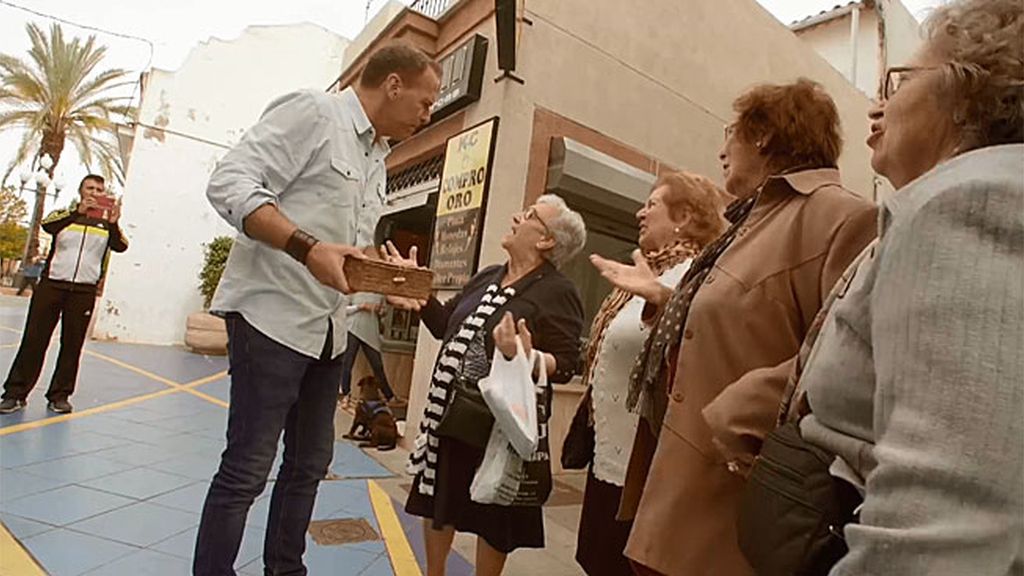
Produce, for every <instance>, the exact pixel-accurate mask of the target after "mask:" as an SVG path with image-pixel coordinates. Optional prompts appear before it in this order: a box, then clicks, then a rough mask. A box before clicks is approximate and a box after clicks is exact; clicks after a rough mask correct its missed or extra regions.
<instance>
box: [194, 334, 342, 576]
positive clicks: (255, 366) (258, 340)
mask: <svg viewBox="0 0 1024 576" xmlns="http://www.w3.org/2000/svg"><path fill="white" fill-rule="evenodd" d="M227 329H228V360H229V363H230V366H231V405H230V408H229V412H228V430H227V448H226V449H225V450H224V453H223V454H222V455H221V462H220V469H218V470H217V473H216V475H214V477H213V482H212V483H211V484H210V490H209V492H208V493H207V495H206V503H205V504H204V506H203V515H202V520H201V522H200V524H199V534H198V536H197V537H196V552H195V558H194V560H193V564H192V571H193V574H195V576H224V575H228V576H234V574H235V571H234V563H235V559H236V557H237V556H238V548H239V546H240V545H241V543H242V531H243V529H244V527H245V520H246V517H247V516H248V514H249V508H250V507H251V506H252V503H253V501H254V500H255V499H256V497H257V496H259V495H260V493H262V492H263V488H264V487H265V486H266V482H267V476H268V474H269V473H270V468H271V466H272V465H273V463H274V457H275V456H276V455H277V443H278V439H279V438H280V437H281V432H282V431H283V432H284V459H283V462H282V464H281V469H280V470H279V471H278V474H277V482H276V483H275V484H274V491H273V494H272V495H271V497H270V514H269V518H268V521H267V530H266V535H265V537H264V544H263V564H264V573H265V574H267V575H268V576H269V575H273V576H293V575H294V576H305V574H306V573H307V572H306V567H305V566H304V565H303V563H302V555H303V553H304V552H305V550H306V529H307V527H308V526H309V519H310V516H312V514H313V503H314V501H315V500H316V492H317V488H318V486H319V484H320V480H322V479H323V478H324V477H325V476H326V475H327V469H328V466H329V465H330V463H331V458H332V457H333V454H334V407H335V400H336V399H337V386H338V378H339V377H340V376H341V374H340V372H341V357H338V358H335V359H333V360H332V359H330V351H331V349H332V346H331V334H330V332H328V336H327V341H326V342H325V345H324V354H323V356H322V357H321V358H320V359H315V358H310V357H308V356H304V355H302V354H299V353H298V352H295V351H293V350H291V349H290V348H287V347H285V346H282V345H281V344H278V343H277V342H275V341H273V340H271V339H270V338H268V337H267V336H265V335H264V334H261V333H260V332H259V331H258V330H256V329H255V328H253V327H252V326H251V325H250V324H249V323H248V322H246V321H245V319H243V318H242V317H241V315H238V314H229V315H228V317H227ZM325 358H326V359H325Z"/></svg>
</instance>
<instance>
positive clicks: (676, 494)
mask: <svg viewBox="0 0 1024 576" xmlns="http://www.w3.org/2000/svg"><path fill="white" fill-rule="evenodd" d="M733 108H734V110H735V111H736V119H735V121H734V122H732V123H731V124H729V126H728V127H727V128H726V139H725V146H724V148H723V149H722V151H721V153H720V154H719V157H720V159H721V162H722V170H723V175H724V180H725V187H726V190H727V191H728V192H729V193H730V194H732V195H734V196H736V197H737V200H736V202H734V203H733V204H732V206H730V208H729V210H728V211H727V213H726V217H727V218H728V219H729V221H730V223H731V225H730V227H729V228H728V230H726V232H725V233H724V234H723V235H722V236H721V237H720V238H719V239H718V240H716V241H715V242H713V243H712V244H711V245H709V246H708V247H707V248H705V250H704V251H703V252H702V253H701V255H700V256H698V258H697V259H696V261H695V262H694V264H693V265H692V266H691V268H690V270H689V271H688V272H687V274H686V276H685V277H684V278H683V280H682V281H681V282H680V284H679V285H678V286H677V287H676V289H675V290H669V289H666V288H664V287H663V286H661V285H660V284H658V283H657V282H653V281H652V278H649V277H648V276H650V275H644V274H642V273H641V272H642V271H641V270H640V269H631V268H632V267H628V266H625V265H621V264H614V263H608V264H607V266H610V267H613V268H614V267H618V268H619V269H618V270H610V272H611V273H610V274H608V275H606V276H607V277H609V278H610V279H612V280H613V283H616V285H617V286H618V287H620V288H622V289H624V290H627V291H630V292H632V293H634V294H638V295H640V296H643V297H644V298H645V299H646V300H647V302H648V312H649V313H650V315H649V318H651V319H652V321H653V322H654V326H653V329H652V330H651V337H650V338H649V339H648V341H647V343H646V344H645V346H644V350H643V352H641V354H640V357H639V358H638V360H637V366H636V367H635V368H634V371H633V374H632V377H631V382H630V387H631V394H630V404H632V405H634V406H635V409H636V410H637V411H639V412H640V414H641V416H642V418H643V422H642V423H641V425H640V426H639V428H638V431H637V438H636V440H635V442H634V447H633V454H632V458H631V460H630V465H629V471H628V473H627V478H626V485H625V487H624V490H623V500H622V503H621V508H620V517H623V518H632V519H633V520H634V527H633V530H632V532H631V534H630V538H629V542H628V544H627V546H626V556H627V557H629V558H630V560H631V561H632V562H633V567H634V570H635V571H636V572H637V573H638V574H642V575H648V574H650V575H656V574H666V575H672V576H675V575H686V576H691V575H705V574H709V575H710V574H713V575H715V576H733V575H735V576H747V575H750V574H752V570H751V568H750V566H749V565H748V564H747V562H746V560H745V559H744V557H743V555H742V553H741V552H740V550H739V546H738V544H737V537H736V511H737V506H738V504H739V499H740V496H741V494H742V491H743V486H744V482H745V480H744V476H743V475H742V474H737V473H736V472H742V471H743V469H744V468H745V467H747V466H749V464H750V463H751V462H752V461H753V458H754V456H755V455H756V454H757V452H758V449H759V447H760V443H761V438H763V437H764V435H766V434H767V433H768V432H769V431H770V430H771V429H772V428H773V426H774V423H775V419H776V415H777V412H778V407H779V402H780V399H781V396H782V391H783V388H784V387H785V383H786V379H787V376H788V374H789V372H790V370H791V367H792V364H793V359H794V357H795V356H796V354H797V352H798V350H799V347H800V344H801V342H802V341H803V339H804V336H805V331H806V329H807V327H808V326H809V325H810V323H811V321H812V320H813V319H814V316H815V314H816V313H817V311H818V309H819V308H820V306H821V303H822V299H823V298H824V297H825V295H827V294H828V292H829V289H830V288H831V287H832V285H833V284H834V283H835V281H836V280H837V279H838V278H839V276H840V275H841V274H842V273H843V271H844V269H845V268H846V267H847V265H848V264H849V263H850V262H851V261H852V260H853V259H854V257H855V256H856V255H857V254H858V253H859V252H860V251H861V250H862V249H863V248H864V246H866V245H867V244H868V243H869V242H870V241H871V239H872V238H873V237H874V235H875V217H876V210H875V206H874V205H873V204H872V203H871V202H869V201H867V200H865V199H863V198H861V197H859V196H857V195H856V194H854V193H852V192H850V191H849V190H847V189H845V188H843V186H842V184H841V183H840V180H839V171H838V169H837V168H836V161H837V160H838V158H839V153H840V150H841V148H842V138H841V136H840V126H839V116H838V112H837V111H836V107H835V104H834V103H833V101H832V99H831V98H830V97H829V96H828V94H826V93H825V92H824V90H823V89H822V88H821V87H820V86H819V85H818V84H816V83H814V82H811V81H809V80H805V79H801V80H799V81H797V82H795V83H792V84H787V85H763V86H758V87H755V88H753V89H751V90H750V91H748V92H747V93H745V94H744V95H742V96H741V97H740V98H738V99H737V100H736V101H735V102H734V104H733ZM616 272H618V273H616ZM616 278H617V279H618V280H615V279H616ZM709 424H710V425H709ZM712 425H713V426H712ZM712 427H713V428H714V429H715V430H721V431H728V433H727V434H722V435H719V436H717V437H716V436H715V435H713V434H712V432H711V430H712Z"/></svg>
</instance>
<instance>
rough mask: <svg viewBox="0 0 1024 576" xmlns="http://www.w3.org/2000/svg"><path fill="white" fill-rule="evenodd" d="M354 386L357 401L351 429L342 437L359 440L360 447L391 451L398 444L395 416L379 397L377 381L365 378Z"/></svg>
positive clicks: (371, 377)
mask: <svg viewBox="0 0 1024 576" xmlns="http://www.w3.org/2000/svg"><path fill="white" fill-rule="evenodd" d="M356 386H357V387H358V388H359V401H358V402H357V403H356V410H355V417H354V418H353V420H352V428H350V429H349V431H348V434H345V435H344V436H342V437H343V438H347V439H349V440H360V441H361V442H360V443H359V446H360V447H366V446H371V447H374V448H376V449H378V450H393V449H394V448H395V445H396V444H397V443H398V427H397V426H396V425H395V415H394V414H392V413H391V408H388V404H387V402H385V401H384V399H383V398H382V397H381V393H380V387H378V385H377V380H376V379H375V378H374V377H373V376H366V377H365V378H363V379H362V380H360V381H359V383H358V384H356Z"/></svg>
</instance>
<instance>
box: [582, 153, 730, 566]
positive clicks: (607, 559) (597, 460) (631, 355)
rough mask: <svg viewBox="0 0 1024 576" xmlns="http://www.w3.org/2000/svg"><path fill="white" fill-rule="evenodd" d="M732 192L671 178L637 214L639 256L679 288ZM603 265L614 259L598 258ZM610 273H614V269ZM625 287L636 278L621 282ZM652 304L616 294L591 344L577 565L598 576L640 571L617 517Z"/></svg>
mask: <svg viewBox="0 0 1024 576" xmlns="http://www.w3.org/2000/svg"><path fill="white" fill-rule="evenodd" d="M725 197H726V195H725V192H724V191H723V190H721V189H720V188H718V187H717V186H715V185H714V184H713V183H712V182H711V181H710V180H708V179H707V178H705V177H703V176H698V175H696V174H689V173H686V172H669V173H666V174H663V175H662V176H661V177H660V178H658V180H657V182H655V183H654V187H653V188H652V189H651V194H650V196H648V197H647V202H646V203H644V205H643V206H642V207H641V208H640V210H639V211H638V212H637V213H636V220H637V224H638V225H639V228H640V236H639V240H638V243H639V245H640V248H639V249H638V250H637V251H636V252H635V254H636V255H637V256H638V257H639V256H641V255H642V261H643V264H642V265H643V266H647V267H648V268H649V269H650V270H651V272H652V273H653V274H655V275H657V276H658V280H659V281H660V282H661V283H662V284H663V285H665V286H667V287H669V288H671V287H672V286H675V285H676V284H678V283H679V280H680V279H682V277H683V274H685V273H686V270H687V269H688V268H689V267H690V264H691V263H692V262H693V258H694V257H695V256H696V255H697V254H699V253H700V251H701V250H703V249H704V247H705V246H707V245H708V244H710V243H711V242H712V241H713V240H714V239H715V238H717V237H718V235H719V234H721V233H722V230H724V229H725V219H724V218H722V212H723V211H724V208H725V201H724V198H725ZM590 259H591V261H592V262H594V264H595V265H597V266H598V267H599V268H603V269H606V270H607V269H608V267H607V265H606V263H607V261H606V260H605V259H604V258H602V257H601V256H598V255H596V254H595V255H592V256H591V257H590ZM609 273H611V274H614V271H610V272H609ZM616 281H617V282H619V283H622V282H627V281H628V279H618V280H616ZM643 307H644V300H643V298H641V297H639V296H635V295H633V294H631V293H629V292H627V291H625V290H621V289H615V290H613V291H612V293H611V294H609V295H608V297H607V298H605V300H604V302H603V303H602V304H601V309H600V310H599V311H598V313H597V316H596V317H595V318H594V324H593V326H592V327H591V329H590V339H589V344H588V346H587V354H586V368H585V370H584V373H583V384H584V385H585V386H588V387H589V388H588V389H587V394H586V395H585V396H584V400H583V403H582V404H581V405H580V408H579V412H578V413H577V418H579V419H574V420H573V422H574V424H576V423H582V422H584V421H583V420H582V416H586V418H587V420H588V421H590V422H592V423H593V435H594V447H593V450H589V451H588V452H589V454H588V455H587V458H588V459H589V460H590V466H589V469H588V474H587V486H586V492H585V494H584V497H583V511H582V513H581V515H580V528H579V531H578V533H577V540H576V542H577V544H576V561H577V562H579V564H580V566H582V567H583V570H584V571H586V573H587V574H590V575H591V576H599V575H602V576H603V575H608V576H613V575H616V576H618V575H625V576H628V575H629V574H632V572H633V571H632V569H631V568H630V566H629V561H628V560H626V557H625V556H623V555H622V551H623V549H624V548H625V547H626V539H627V538H628V537H629V530H630V528H631V526H632V525H631V523H630V522H624V521H618V520H616V519H615V515H616V512H617V511H618V508H619V499H620V497H621V496H622V485H623V483H624V482H625V480H626V464H627V463H628V461H629V452H630V446H631V445H632V443H633V437H634V436H635V435H636V427H637V420H638V418H637V415H636V414H634V413H631V412H630V411H629V410H628V409H627V408H626V400H627V391H628V382H629V372H630V368H631V367H632V366H633V362H635V361H636V356H637V354H639V353H640V349H641V347H642V346H643V343H644V340H645V339H646V337H647V333H648V326H646V325H645V324H644V323H643V322H642V321H641V312H642V310H643Z"/></svg>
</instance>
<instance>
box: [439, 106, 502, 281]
mask: <svg viewBox="0 0 1024 576" xmlns="http://www.w3.org/2000/svg"><path fill="white" fill-rule="evenodd" d="M497 131H498V119H497V118H491V119H490V120H487V121H485V122H483V123H481V124H477V125H476V126H473V127H472V128H469V129H467V130H464V131H462V132H461V133H459V134H456V135H455V136H452V137H451V138H449V139H448V143H447V145H446V147H445V156H444V167H443V168H442V170H441V190H440V194H439V195H438V198H437V217H436V218H435V219H434V245H433V248H432V249H431V254H430V269H431V270H433V271H434V287H435V288H449V289H455V288H460V287H462V286H463V285H465V284H466V282H467V281H468V280H469V279H470V277H471V276H473V274H474V273H476V269H477V261H478V260H479V257H480V238H481V229H482V228H483V224H484V211H485V209H486V206H487V191H488V187H489V186H488V184H489V183H490V180H491V165H492V164H493V163H494V144H495V136H496V134H497Z"/></svg>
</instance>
